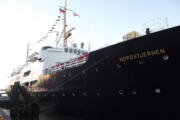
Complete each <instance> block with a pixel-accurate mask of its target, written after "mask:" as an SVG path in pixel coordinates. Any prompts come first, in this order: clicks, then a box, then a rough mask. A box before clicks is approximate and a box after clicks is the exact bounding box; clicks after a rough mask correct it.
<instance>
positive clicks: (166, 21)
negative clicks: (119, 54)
mask: <svg viewBox="0 0 180 120" xmlns="http://www.w3.org/2000/svg"><path fill="white" fill-rule="evenodd" d="M165 23H166V27H167V28H169V25H168V20H167V18H165Z"/></svg>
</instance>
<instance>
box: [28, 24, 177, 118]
mask: <svg viewBox="0 0 180 120" xmlns="http://www.w3.org/2000/svg"><path fill="white" fill-rule="evenodd" d="M179 35H180V27H179V26H178V27H174V28H170V29H167V30H163V31H160V32H156V33H152V34H149V35H145V36H142V37H138V38H135V39H132V40H129V41H125V42H122V43H118V44H115V45H112V46H109V47H106V48H102V49H100V50H96V51H93V52H91V53H90V54H89V58H88V61H87V63H85V64H84V65H82V66H79V67H74V68H69V69H68V68H67V69H65V70H64V71H59V72H56V73H52V74H51V75H50V78H49V79H48V80H44V81H43V80H41V82H38V84H37V85H36V87H34V88H31V90H29V93H30V94H31V95H32V97H34V98H35V101H37V99H38V101H39V103H40V104H47V103H48V105H52V106H56V107H58V108H59V109H58V110H59V111H65V110H67V111H70V110H71V111H77V110H80V111H84V112H85V111H87V112H96V113H97V112H99V111H101V112H103V113H108V114H110V112H109V111H114V112H113V113H117V115H120V116H125V117H132V118H133V117H135V116H138V115H139V116H141V117H142V113H143V115H144V116H145V115H148V118H152V119H155V116H156V117H158V118H159V119H161V118H168V117H169V118H173V117H174V118H175V117H177V115H178V111H177V108H178V104H179V99H178V98H179V94H178V93H179V91H180V87H179V82H178V81H179V80H178V78H179V77H178V76H179V67H178V66H179V61H180V55H179V53H178V52H179V51H180V47H179V44H178V43H179V39H180V37H179ZM34 91H36V92H34ZM32 102H33V101H32ZM124 113H128V114H124ZM140 114H141V115H140ZM127 115H128V116H127ZM146 117H147V116H146Z"/></svg>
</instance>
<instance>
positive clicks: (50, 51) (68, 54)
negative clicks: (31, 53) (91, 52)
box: [38, 46, 88, 70]
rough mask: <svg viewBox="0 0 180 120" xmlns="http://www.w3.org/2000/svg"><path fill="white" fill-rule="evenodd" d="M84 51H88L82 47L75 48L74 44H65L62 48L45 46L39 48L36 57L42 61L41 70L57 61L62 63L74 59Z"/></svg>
mask: <svg viewBox="0 0 180 120" xmlns="http://www.w3.org/2000/svg"><path fill="white" fill-rule="evenodd" d="M85 53H88V52H87V51H86V50H84V49H82V48H77V47H74V46H72V47H69V46H66V47H62V48H53V47H50V46H45V47H42V49H41V50H40V55H39V58H38V59H39V60H40V61H41V62H43V70H45V69H47V68H49V67H51V66H53V65H55V64H57V63H64V62H66V61H68V60H71V59H75V58H77V57H79V56H81V55H82V54H85Z"/></svg>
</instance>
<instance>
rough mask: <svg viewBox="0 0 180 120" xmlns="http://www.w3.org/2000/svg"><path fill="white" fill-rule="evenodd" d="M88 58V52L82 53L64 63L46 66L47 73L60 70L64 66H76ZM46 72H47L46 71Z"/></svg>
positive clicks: (64, 67)
mask: <svg viewBox="0 0 180 120" xmlns="http://www.w3.org/2000/svg"><path fill="white" fill-rule="evenodd" d="M87 59H88V54H84V55H83V56H80V57H78V58H75V59H73V60H70V61H67V62H64V63H57V64H56V65H54V66H52V67H49V68H47V71H48V73H49V74H50V73H53V72H56V71H62V70H65V69H66V68H72V67H77V66H79V65H82V64H84V63H86V62H87ZM46 74H47V73H46Z"/></svg>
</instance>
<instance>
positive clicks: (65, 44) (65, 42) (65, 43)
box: [63, 0, 67, 46]
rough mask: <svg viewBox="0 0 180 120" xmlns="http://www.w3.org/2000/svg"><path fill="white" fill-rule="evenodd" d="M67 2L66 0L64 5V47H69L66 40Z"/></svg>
mask: <svg viewBox="0 0 180 120" xmlns="http://www.w3.org/2000/svg"><path fill="white" fill-rule="evenodd" d="M66 10H67V9H66V0H65V4H64V30H63V34H64V46H67V38H66V27H67V25H66Z"/></svg>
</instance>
